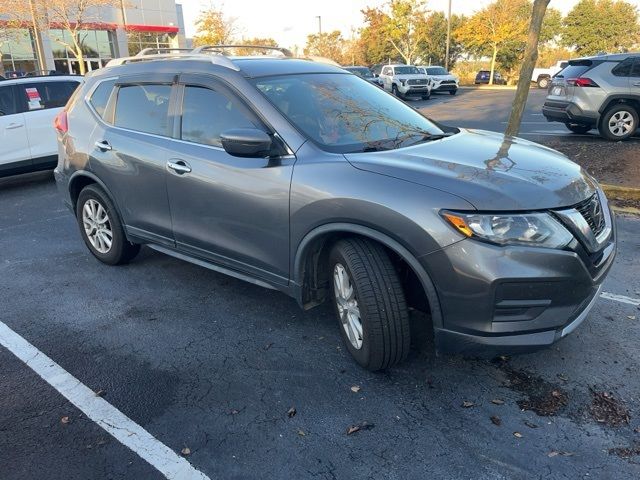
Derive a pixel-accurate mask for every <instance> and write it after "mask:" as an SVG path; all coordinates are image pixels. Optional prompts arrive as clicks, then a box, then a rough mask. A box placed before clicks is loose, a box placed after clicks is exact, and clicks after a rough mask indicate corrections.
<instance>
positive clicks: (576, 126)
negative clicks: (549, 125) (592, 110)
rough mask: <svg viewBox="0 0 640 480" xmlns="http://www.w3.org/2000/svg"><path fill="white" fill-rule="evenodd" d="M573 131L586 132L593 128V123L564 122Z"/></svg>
mask: <svg viewBox="0 0 640 480" xmlns="http://www.w3.org/2000/svg"><path fill="white" fill-rule="evenodd" d="M564 125H565V126H566V127H567V128H568V129H569V130H571V131H572V132H573V133H580V134H584V133H587V132H588V131H589V130H591V129H592V128H593V126H591V125H585V124H583V123H565V124H564Z"/></svg>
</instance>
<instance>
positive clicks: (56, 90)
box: [17, 81, 80, 111]
mask: <svg viewBox="0 0 640 480" xmlns="http://www.w3.org/2000/svg"><path fill="white" fill-rule="evenodd" d="M78 85H80V83H79V82H74V81H60V82H33V83H31V82H30V83H23V84H20V85H17V87H18V90H19V91H20V92H21V95H23V96H24V99H25V100H26V102H27V111H31V110H43V109H47V108H60V107H64V106H65V105H66V104H67V101H69V98H70V97H71V95H72V94H73V92H74V91H75V90H76V88H77V87H78Z"/></svg>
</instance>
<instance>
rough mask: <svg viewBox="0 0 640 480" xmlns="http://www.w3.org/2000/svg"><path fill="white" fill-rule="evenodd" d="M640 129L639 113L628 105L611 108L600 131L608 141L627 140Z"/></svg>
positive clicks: (603, 120)
mask: <svg viewBox="0 0 640 480" xmlns="http://www.w3.org/2000/svg"><path fill="white" fill-rule="evenodd" d="M637 128H638V112H636V110H635V109H634V108H633V107H631V106H630V105H629V104H627V103H619V104H618V105H614V106H613V107H611V108H609V109H608V110H607V111H606V112H605V113H604V115H603V116H602V118H601V119H600V125H599V126H598V130H599V131H600V135H602V136H603V137H604V138H606V139H607V140H615V141H620V140H626V139H627V138H629V137H630V136H631V135H633V134H634V133H635V131H636V130H637Z"/></svg>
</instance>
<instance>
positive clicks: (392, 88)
mask: <svg viewBox="0 0 640 480" xmlns="http://www.w3.org/2000/svg"><path fill="white" fill-rule="evenodd" d="M391 93H393V94H394V95H395V96H396V97H398V98H402V95H400V92H399V91H398V86H397V85H396V84H393V85H391Z"/></svg>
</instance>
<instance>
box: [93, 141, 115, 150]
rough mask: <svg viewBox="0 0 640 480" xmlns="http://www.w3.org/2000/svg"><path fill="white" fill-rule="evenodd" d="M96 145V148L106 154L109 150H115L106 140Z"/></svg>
mask: <svg viewBox="0 0 640 480" xmlns="http://www.w3.org/2000/svg"><path fill="white" fill-rule="evenodd" d="M94 145H95V146H96V148H98V149H99V150H101V151H103V152H106V151H107V150H113V147H112V146H111V145H109V142H107V141H106V140H102V141H97V142H96V143H95V144H94Z"/></svg>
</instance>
